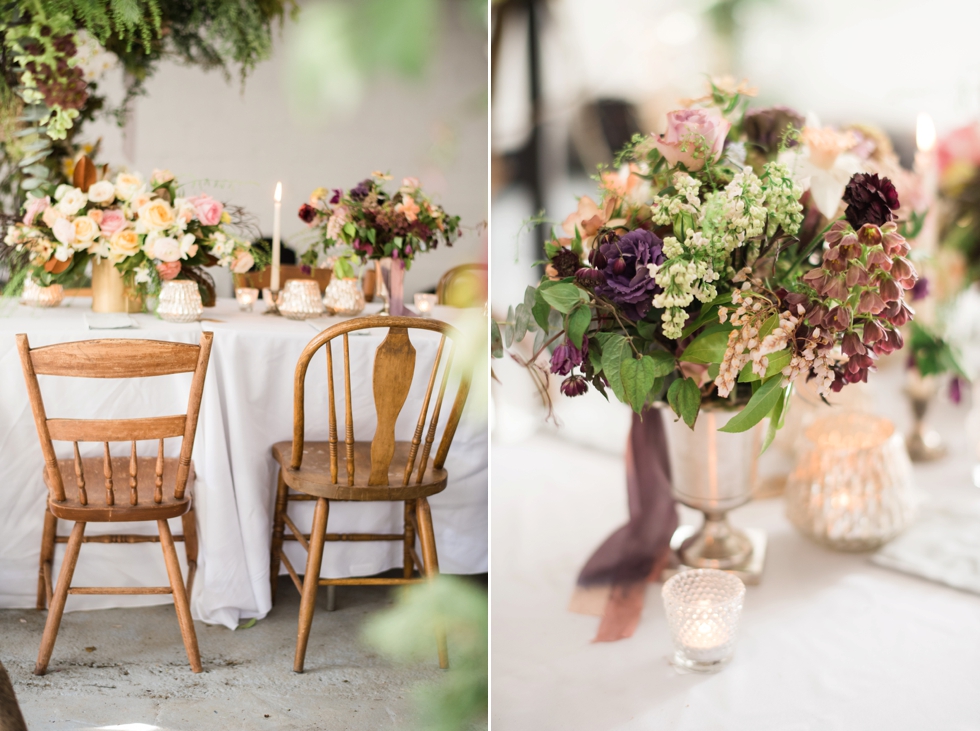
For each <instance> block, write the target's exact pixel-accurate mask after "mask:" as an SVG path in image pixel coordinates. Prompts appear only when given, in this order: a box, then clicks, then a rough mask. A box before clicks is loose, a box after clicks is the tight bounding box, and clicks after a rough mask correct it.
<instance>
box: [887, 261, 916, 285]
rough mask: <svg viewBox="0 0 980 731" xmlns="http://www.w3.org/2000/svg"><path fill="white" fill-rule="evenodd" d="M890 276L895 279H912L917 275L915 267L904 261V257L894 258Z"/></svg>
mask: <svg viewBox="0 0 980 731" xmlns="http://www.w3.org/2000/svg"><path fill="white" fill-rule="evenodd" d="M892 276H893V277H895V279H899V280H901V279H912V278H913V277H917V276H918V275H917V274H916V272H915V267H913V266H912V262H910V261H909V260H908V259H906V258H905V257H904V256H896V257H895V259H894V260H893V261H892Z"/></svg>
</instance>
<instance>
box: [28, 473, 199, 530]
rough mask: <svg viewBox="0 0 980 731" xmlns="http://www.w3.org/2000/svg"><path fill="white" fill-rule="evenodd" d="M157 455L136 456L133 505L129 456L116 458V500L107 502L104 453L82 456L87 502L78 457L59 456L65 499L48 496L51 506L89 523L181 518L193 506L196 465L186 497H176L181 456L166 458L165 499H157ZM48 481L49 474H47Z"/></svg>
mask: <svg viewBox="0 0 980 731" xmlns="http://www.w3.org/2000/svg"><path fill="white" fill-rule="evenodd" d="M156 465H157V460H156V458H155V457H138V458H137V459H136V479H137V486H136V488H137V493H138V501H137V504H136V505H130V502H129V501H130V490H129V457H113V458H112V485H113V496H114V500H113V502H114V504H113V505H106V488H105V473H104V468H103V466H104V462H103V460H102V458H101V457H91V458H88V459H83V460H82V476H83V477H84V478H85V494H86V496H87V498H88V500H87V501H86V502H87V504H86V505H82V504H81V503H80V502H79V500H78V484H77V482H76V480H75V461H74V460H72V459H59V460H58V469H59V470H60V471H61V481H62V483H63V484H64V486H65V498H66V499H65V501H64V502H61V503H59V502H55V501H54V500H51V499H49V500H48V507H49V508H50V510H51V513H52V514H53V515H54V516H55V517H56V518H61V519H63V520H75V521H80V522H85V523H118V522H126V521H134V520H168V519H170V518H177V517H180V516H181V515H183V514H184V513H186V512H187V511H188V510H190V507H191V491H192V488H193V486H194V465H193V464H191V470H190V475H189V476H188V478H187V487H186V490H185V492H184V497H183V498H182V499H180V500H175V499H174V486H175V485H176V482H177V459H176V458H173V457H171V458H168V459H165V460H163V502H161V503H155V502H153V492H154V490H155V487H156ZM45 481H47V478H46V476H45Z"/></svg>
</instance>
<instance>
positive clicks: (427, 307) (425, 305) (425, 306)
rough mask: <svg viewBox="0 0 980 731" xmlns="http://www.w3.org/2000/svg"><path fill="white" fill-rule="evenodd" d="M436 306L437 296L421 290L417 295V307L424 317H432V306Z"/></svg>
mask: <svg viewBox="0 0 980 731" xmlns="http://www.w3.org/2000/svg"><path fill="white" fill-rule="evenodd" d="M435 306H436V296H435V295H434V294H426V293H424V292H419V293H418V294H416V295H415V309H416V310H418V311H419V314H420V315H422V317H432V308H433V307H435Z"/></svg>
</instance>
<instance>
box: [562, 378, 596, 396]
mask: <svg viewBox="0 0 980 731" xmlns="http://www.w3.org/2000/svg"><path fill="white" fill-rule="evenodd" d="M588 390H589V384H588V383H587V382H586V380H585V379H584V378H583V377H582V376H569V377H568V378H566V379H565V380H564V381H562V382H561V392H562V393H563V394H565V395H566V396H581V395H582V394H583V393H585V392H586V391H588Z"/></svg>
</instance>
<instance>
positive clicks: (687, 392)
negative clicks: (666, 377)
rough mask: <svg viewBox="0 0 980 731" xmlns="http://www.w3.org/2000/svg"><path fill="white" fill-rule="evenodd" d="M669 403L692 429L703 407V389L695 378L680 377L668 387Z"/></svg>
mask: <svg viewBox="0 0 980 731" xmlns="http://www.w3.org/2000/svg"><path fill="white" fill-rule="evenodd" d="M667 403H668V404H670V408H672V409H673V410H674V413H675V414H677V416H679V417H680V418H681V419H683V420H684V423H685V424H687V425H688V426H689V427H690V428H691V429H693V428H694V423H695V422H696V421H697V419H698V411H700V409H701V389H699V388H698V384H697V383H695V381H694V379H693V378H678V379H677V380H675V381H674V382H673V383H672V384H670V388H669V389H667Z"/></svg>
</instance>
